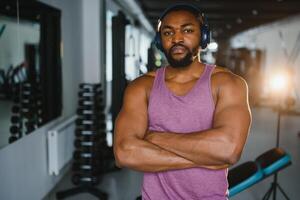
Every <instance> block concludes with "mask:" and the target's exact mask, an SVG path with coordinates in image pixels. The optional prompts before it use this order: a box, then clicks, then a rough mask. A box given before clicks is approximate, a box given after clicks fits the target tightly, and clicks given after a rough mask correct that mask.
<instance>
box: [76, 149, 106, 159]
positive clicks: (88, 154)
mask: <svg viewBox="0 0 300 200" xmlns="http://www.w3.org/2000/svg"><path fill="white" fill-rule="evenodd" d="M101 155H102V154H101V152H99V151H94V152H83V151H80V150H75V151H74V152H73V159H74V160H76V159H80V158H100V157H101Z"/></svg>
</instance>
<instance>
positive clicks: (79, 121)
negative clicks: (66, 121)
mask: <svg viewBox="0 0 300 200" xmlns="http://www.w3.org/2000/svg"><path fill="white" fill-rule="evenodd" d="M99 121H100V120H99V118H97V117H94V119H92V120H87V119H80V118H79V119H76V120H75V124H76V125H94V124H98V123H99Z"/></svg>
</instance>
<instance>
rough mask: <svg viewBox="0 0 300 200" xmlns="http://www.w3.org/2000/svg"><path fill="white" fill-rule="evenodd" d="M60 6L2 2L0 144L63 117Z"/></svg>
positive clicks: (0, 19)
mask: <svg viewBox="0 0 300 200" xmlns="http://www.w3.org/2000/svg"><path fill="white" fill-rule="evenodd" d="M60 42H61V41H60V11H59V10H57V9H55V8H52V7H50V6H48V5H45V4H43V3H40V2H36V1H9V0H4V1H2V0H1V2H0V111H1V112H0V148H1V147H4V146H6V145H7V144H9V143H12V142H14V141H16V140H18V139H20V138H21V137H23V136H24V135H26V134H30V133H31V132H33V131H34V130H36V129H37V128H38V127H40V126H42V125H43V124H45V123H47V122H49V121H50V120H52V119H54V118H56V117H58V116H60V114H61V110H62V98H61V97H62V94H61V88H62V87H61V84H62V82H61V56H60V55H61V52H60Z"/></svg>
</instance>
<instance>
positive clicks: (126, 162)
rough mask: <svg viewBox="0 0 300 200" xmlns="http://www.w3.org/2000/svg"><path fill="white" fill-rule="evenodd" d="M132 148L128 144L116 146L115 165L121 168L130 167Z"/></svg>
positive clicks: (123, 143) (122, 143)
mask: <svg viewBox="0 0 300 200" xmlns="http://www.w3.org/2000/svg"><path fill="white" fill-rule="evenodd" d="M131 149H132V147H131V146H129V144H127V143H126V142H121V143H119V144H117V145H114V156H115V164H116V166H117V167H119V168H124V167H130V165H131V164H130V163H131V161H130V159H131V158H130V155H131V153H130V152H132V151H131Z"/></svg>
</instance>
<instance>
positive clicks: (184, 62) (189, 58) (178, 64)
mask: <svg viewBox="0 0 300 200" xmlns="http://www.w3.org/2000/svg"><path fill="white" fill-rule="evenodd" d="M178 46H180V47H183V48H185V50H186V51H187V53H186V55H185V56H184V57H183V58H180V59H175V58H174V57H173V55H172V53H171V52H172V49H173V48H174V47H178ZM193 50H194V49H193ZM195 51H196V50H195ZM195 51H194V52H192V51H191V50H189V49H188V48H187V47H186V46H184V45H182V44H175V45H174V46H172V47H171V48H170V49H169V51H168V52H165V55H166V58H167V60H168V62H169V64H170V65H171V66H172V67H174V68H184V67H186V66H188V65H190V64H192V62H193V61H194V59H193V56H194V54H196V53H195Z"/></svg>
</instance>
